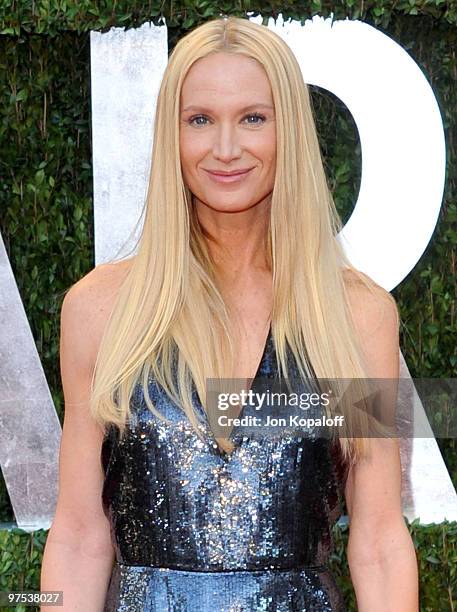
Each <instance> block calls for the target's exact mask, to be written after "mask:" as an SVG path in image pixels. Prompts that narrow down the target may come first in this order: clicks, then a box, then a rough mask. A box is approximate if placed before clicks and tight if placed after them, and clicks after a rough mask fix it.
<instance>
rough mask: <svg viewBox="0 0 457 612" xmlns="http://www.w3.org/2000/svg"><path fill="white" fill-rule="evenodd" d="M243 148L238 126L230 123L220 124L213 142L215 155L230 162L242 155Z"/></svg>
mask: <svg viewBox="0 0 457 612" xmlns="http://www.w3.org/2000/svg"><path fill="white" fill-rule="evenodd" d="M241 148H242V147H241V143H240V142H239V134H237V130H236V127H235V126H233V125H230V124H228V123H224V124H220V125H219V127H218V129H217V130H216V134H215V138H214V142H213V155H214V157H215V158H216V159H220V160H221V161H224V162H228V161H230V160H231V159H234V158H236V157H239V156H240V154H241Z"/></svg>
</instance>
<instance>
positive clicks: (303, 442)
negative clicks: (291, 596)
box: [101, 330, 345, 572]
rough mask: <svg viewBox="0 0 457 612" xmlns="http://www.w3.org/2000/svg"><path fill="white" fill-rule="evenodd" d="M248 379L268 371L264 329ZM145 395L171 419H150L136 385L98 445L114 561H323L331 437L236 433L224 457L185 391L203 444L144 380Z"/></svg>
mask: <svg viewBox="0 0 457 612" xmlns="http://www.w3.org/2000/svg"><path fill="white" fill-rule="evenodd" d="M257 375H258V376H262V377H275V375H276V360H275V347H274V342H273V337H272V334H271V330H270V333H269V335H268V338H267V343H266V345H265V349H264V353H263V356H262V359H261V362H260V365H259V369H258V372H257ZM149 394H150V397H151V400H152V402H153V403H154V406H155V407H156V408H157V410H159V411H160V412H161V413H162V414H163V415H164V416H165V417H167V419H169V420H171V421H172V423H171V424H167V423H166V422H163V421H161V420H159V419H157V417H156V416H155V415H153V414H152V412H151V411H150V410H149V409H148V407H147V405H146V402H145V400H144V397H143V392H142V388H141V386H140V385H137V387H136V388H135V392H134V394H133V396H132V400H131V407H132V414H131V419H130V421H129V424H128V430H127V434H126V436H125V437H124V438H123V440H121V441H119V438H118V434H117V430H116V429H115V428H114V427H111V428H110V429H109V430H108V432H107V435H106V436H105V439H104V441H103V445H102V455H101V460H102V465H103V469H104V473H105V482H104V487H103V493H102V499H103V506H104V509H105V512H106V514H107V516H109V519H110V522H111V527H112V540H113V545H114V547H115V551H116V561H117V562H118V563H119V564H125V565H129V566H150V567H157V568H159V567H164V568H174V569H178V570H190V571H205V572H220V571H226V570H261V569H265V570H266V569H284V570H285V569H293V568H295V569H299V568H313V567H321V566H325V565H326V564H327V562H328V559H329V556H330V554H331V552H332V549H333V540H332V535H331V531H332V527H333V524H334V523H335V522H336V521H337V519H338V518H339V516H340V515H341V511H342V500H343V497H342V493H343V487H344V482H345V471H344V469H343V465H342V462H341V457H340V451H339V446H338V445H337V443H336V442H335V441H332V440H331V439H328V438H325V437H316V436H308V437H306V436H305V437H304V436H302V435H285V436H265V437H263V438H257V437H250V436H247V435H241V436H238V438H237V436H235V437H234V441H237V442H236V444H235V449H234V450H233V452H232V453H230V454H228V455H227V454H225V453H223V452H222V451H220V449H219V447H218V445H217V444H216V442H215V438H214V437H213V436H212V434H211V430H210V428H209V424H208V420H207V418H206V415H205V413H204V410H203V407H202V405H201V403H200V401H199V398H198V395H197V393H196V391H195V388H194V392H193V401H194V407H195V410H196V412H197V414H198V415H199V419H200V422H201V428H202V431H203V432H204V433H205V434H206V438H205V440H206V441H205V442H202V441H201V440H200V439H199V437H198V436H197V435H196V433H195V431H194V430H193V428H192V425H191V424H190V422H189V420H188V418H187V416H186V414H185V413H184V411H183V410H182V409H181V408H180V407H178V406H177V405H176V404H174V403H173V402H172V401H171V399H170V398H169V396H168V395H167V394H166V393H165V391H164V390H163V389H162V388H160V387H159V386H158V385H157V384H156V383H155V381H154V380H152V379H150V381H149Z"/></svg>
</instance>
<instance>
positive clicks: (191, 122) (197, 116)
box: [189, 115, 206, 125]
mask: <svg viewBox="0 0 457 612" xmlns="http://www.w3.org/2000/svg"><path fill="white" fill-rule="evenodd" d="M197 119H206V117H204V116H203V115H196V116H195V117H191V118H190V119H189V123H190V124H191V125H192V124H193V125H205V124H204V123H194V121H196V120H197Z"/></svg>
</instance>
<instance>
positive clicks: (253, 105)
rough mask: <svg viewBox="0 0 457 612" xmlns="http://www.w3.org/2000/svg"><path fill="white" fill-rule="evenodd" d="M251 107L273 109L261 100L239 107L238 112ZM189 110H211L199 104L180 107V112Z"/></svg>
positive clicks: (206, 111)
mask: <svg viewBox="0 0 457 612" xmlns="http://www.w3.org/2000/svg"><path fill="white" fill-rule="evenodd" d="M253 108H269V109H271V110H273V108H274V107H273V106H272V105H271V104H265V103H263V102H259V103H258V104H249V106H245V107H244V108H241V109H240V111H239V112H240V113H244V112H246V111H249V110H252V109H253ZM189 110H199V111H202V112H205V113H208V112H211V109H208V108H205V107H203V106H199V105H194V104H191V105H190V106H186V108H183V109H182V111H181V112H182V113H185V112H186V111H189Z"/></svg>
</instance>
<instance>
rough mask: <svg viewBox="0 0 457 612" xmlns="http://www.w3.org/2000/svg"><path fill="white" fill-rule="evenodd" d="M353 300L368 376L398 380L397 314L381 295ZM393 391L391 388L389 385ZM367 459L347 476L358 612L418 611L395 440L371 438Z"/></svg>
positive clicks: (351, 563)
mask: <svg viewBox="0 0 457 612" xmlns="http://www.w3.org/2000/svg"><path fill="white" fill-rule="evenodd" d="M357 293H358V295H354V303H353V313H354V316H355V323H356V326H357V327H358V331H359V333H360V337H361V339H362V344H363V349H364V352H365V355H366V359H367V364H368V372H369V376H370V377H372V378H384V379H390V380H392V381H393V380H395V379H398V375H399V342H398V312H397V308H396V305H395V303H394V302H393V299H392V298H391V296H389V295H388V294H387V292H385V295H382V294H381V295H380V298H379V301H378V300H377V298H374V297H372V296H367V295H364V296H363V297H362V296H361V295H360V293H359V292H357ZM391 387H392V385H391ZM369 444H370V449H371V454H370V456H369V458H368V459H365V460H362V461H360V462H358V463H357V464H356V465H355V466H353V467H352V468H351V470H350V472H349V475H348V479H347V482H346V490H345V496H346V505H347V508H348V514H349V541H348V549H347V556H348V563H349V569H350V572H351V579H352V583H353V586H354V590H355V594H356V598H357V605H358V610H359V612H418V610H419V596H418V567H417V559H416V552H415V549H414V544H413V542H412V540H411V536H410V534H409V532H408V528H407V526H406V524H405V521H404V518H403V514H402V507H401V464H400V453H399V441H398V439H397V438H370V439H369Z"/></svg>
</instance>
